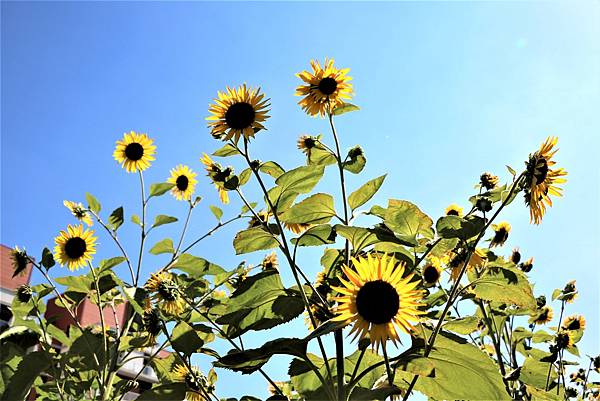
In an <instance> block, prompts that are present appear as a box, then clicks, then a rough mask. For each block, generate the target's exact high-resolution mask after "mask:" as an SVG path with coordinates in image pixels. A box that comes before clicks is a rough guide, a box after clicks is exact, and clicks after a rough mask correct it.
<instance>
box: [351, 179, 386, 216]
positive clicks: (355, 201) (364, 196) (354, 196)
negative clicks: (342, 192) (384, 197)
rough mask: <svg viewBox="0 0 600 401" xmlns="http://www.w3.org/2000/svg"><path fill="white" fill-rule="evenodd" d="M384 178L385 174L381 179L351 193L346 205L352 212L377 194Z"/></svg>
mask: <svg viewBox="0 0 600 401" xmlns="http://www.w3.org/2000/svg"><path fill="white" fill-rule="evenodd" d="M386 176H387V174H384V175H382V176H381V177H377V178H374V179H372V180H370V181H368V182H367V183H365V184H364V185H363V186H361V187H360V188H358V189H357V190H356V191H354V192H352V193H351V194H350V196H349V197H348V204H349V205H350V207H351V208H352V210H354V209H356V208H357V207H359V206H362V205H364V204H365V203H367V202H368V201H369V199H371V198H372V197H373V195H375V194H376V193H377V191H378V190H379V188H380V187H381V185H382V184H383V181H384V180H385V177H386Z"/></svg>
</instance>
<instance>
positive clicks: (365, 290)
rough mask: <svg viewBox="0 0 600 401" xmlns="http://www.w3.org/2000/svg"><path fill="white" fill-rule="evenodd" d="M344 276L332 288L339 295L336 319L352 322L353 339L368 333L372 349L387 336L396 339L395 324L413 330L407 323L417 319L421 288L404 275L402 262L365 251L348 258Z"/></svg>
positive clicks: (420, 313) (384, 341)
mask: <svg viewBox="0 0 600 401" xmlns="http://www.w3.org/2000/svg"><path fill="white" fill-rule="evenodd" d="M342 271H343V272H344V275H345V278H343V277H340V278H339V280H340V282H341V283H342V286H341V287H334V288H333V289H334V290H336V291H337V292H338V293H340V294H341V295H340V296H338V297H336V298H335V299H336V301H337V302H338V307H337V310H336V312H337V316H335V317H334V320H336V321H343V322H346V323H352V322H354V326H353V327H352V330H351V332H350V334H353V333H355V336H354V338H357V337H360V338H364V337H366V336H368V337H369V338H370V339H371V344H372V345H373V346H374V347H375V348H379V345H382V344H383V345H385V343H386V341H387V340H388V339H391V340H392V341H393V342H394V343H395V342H396V341H399V340H400V336H399V334H398V330H397V328H396V327H398V328H399V329H400V330H401V331H403V332H405V333H410V332H411V331H412V329H413V326H412V324H411V322H415V321H418V320H419V316H420V315H422V314H423V313H424V312H423V311H421V310H419V307H420V306H421V305H422V303H421V300H422V298H423V295H424V294H423V291H422V290H418V289H416V287H417V285H418V284H419V282H418V281H416V280H413V278H414V274H412V273H411V274H408V275H406V276H404V273H405V268H404V263H402V262H400V263H398V262H396V260H395V259H394V258H393V257H390V256H387V255H383V256H380V255H374V254H369V255H367V256H366V257H359V258H352V267H350V266H343V267H342Z"/></svg>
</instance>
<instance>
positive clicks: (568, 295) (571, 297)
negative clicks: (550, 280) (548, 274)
mask: <svg viewBox="0 0 600 401" xmlns="http://www.w3.org/2000/svg"><path fill="white" fill-rule="evenodd" d="M576 298H577V288H576V287H575V280H573V281H569V282H568V283H567V284H566V285H565V288H563V290H562V295H561V298H560V299H562V300H564V301H565V302H567V303H569V304H571V303H573V301H575V299H576Z"/></svg>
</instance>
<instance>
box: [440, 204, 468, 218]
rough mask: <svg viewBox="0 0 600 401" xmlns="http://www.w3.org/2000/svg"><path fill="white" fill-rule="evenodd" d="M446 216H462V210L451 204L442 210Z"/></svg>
mask: <svg viewBox="0 0 600 401" xmlns="http://www.w3.org/2000/svg"><path fill="white" fill-rule="evenodd" d="M444 214H445V215H446V216H459V217H461V216H462V215H463V208H462V207H460V206H458V205H457V204H455V203H453V204H451V205H450V206H448V207H447V208H446V210H444Z"/></svg>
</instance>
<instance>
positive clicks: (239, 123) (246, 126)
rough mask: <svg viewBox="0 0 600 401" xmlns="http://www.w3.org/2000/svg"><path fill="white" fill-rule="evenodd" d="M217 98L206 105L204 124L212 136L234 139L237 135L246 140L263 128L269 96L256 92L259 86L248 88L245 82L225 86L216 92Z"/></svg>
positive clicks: (235, 140)
mask: <svg viewBox="0 0 600 401" xmlns="http://www.w3.org/2000/svg"><path fill="white" fill-rule="evenodd" d="M217 96H218V97H217V99H215V102H214V103H213V104H211V105H210V106H209V109H208V111H209V112H210V114H211V115H210V116H209V117H207V118H206V119H207V120H208V121H209V123H208V126H209V128H210V132H211V134H212V136H213V137H215V138H218V139H222V140H224V141H228V140H230V139H233V141H234V142H235V143H237V142H238V141H239V139H240V137H241V136H243V137H244V139H246V140H248V139H250V138H253V137H254V134H255V133H256V132H258V131H260V130H262V129H265V127H264V125H263V123H264V122H265V121H266V120H267V118H269V116H268V115H267V113H268V112H269V110H268V109H267V107H269V99H265V95H264V94H262V93H260V88H248V87H247V86H246V84H243V85H240V86H238V87H237V88H229V87H227V89H226V91H225V92H220V91H219V92H218V94H217Z"/></svg>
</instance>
